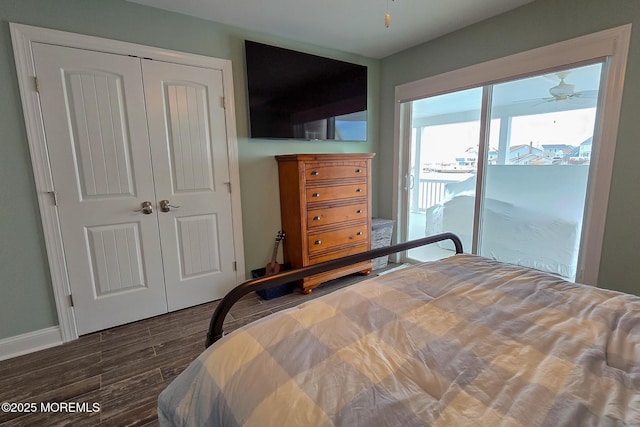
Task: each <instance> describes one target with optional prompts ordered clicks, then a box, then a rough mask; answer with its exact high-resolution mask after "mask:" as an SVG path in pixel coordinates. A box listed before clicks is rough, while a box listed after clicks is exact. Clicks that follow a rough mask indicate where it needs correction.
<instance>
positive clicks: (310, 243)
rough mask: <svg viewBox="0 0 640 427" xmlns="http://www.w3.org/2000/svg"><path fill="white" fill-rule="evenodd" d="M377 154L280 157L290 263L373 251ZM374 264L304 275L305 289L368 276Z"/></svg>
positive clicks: (297, 264) (297, 265) (303, 263)
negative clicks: (350, 276)
mask: <svg viewBox="0 0 640 427" xmlns="http://www.w3.org/2000/svg"><path fill="white" fill-rule="evenodd" d="M373 156H375V154H371V153H367V154H290V155H283V156H276V160H277V161H278V174H279V179H280V210H281V213H282V230H283V231H284V233H285V238H284V241H283V249H284V262H285V264H288V265H289V266H290V267H291V268H292V269H296V268H301V267H305V266H308V265H311V264H316V263H319V262H323V261H328V260H331V259H335V258H339V257H342V256H346V255H352V254H355V253H359V252H364V251H367V250H369V248H370V246H371V159H372V158H373ZM371 268H372V263H371V262H364V263H360V264H356V265H354V266H349V267H345V268H342V269H338V270H333V271H330V272H327V273H323V274H318V275H316V276H311V277H308V278H305V279H304V282H303V283H302V284H301V285H302V289H303V292H304V293H309V292H311V290H312V289H313V288H315V287H316V286H318V285H320V284H321V283H323V282H326V281H328V280H332V279H336V278H338V277H342V276H345V275H347V274H352V273H358V272H360V273H364V274H368V273H369V272H370V271H371Z"/></svg>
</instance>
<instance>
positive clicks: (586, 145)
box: [567, 138, 593, 164]
mask: <svg viewBox="0 0 640 427" xmlns="http://www.w3.org/2000/svg"><path fill="white" fill-rule="evenodd" d="M592 143H593V138H587V139H585V140H584V141H582V142H581V143H580V145H579V146H577V147H575V148H574V149H573V150H571V152H570V153H569V154H567V160H568V163H572V164H581V163H586V162H588V161H589V160H590V159H591V145H592Z"/></svg>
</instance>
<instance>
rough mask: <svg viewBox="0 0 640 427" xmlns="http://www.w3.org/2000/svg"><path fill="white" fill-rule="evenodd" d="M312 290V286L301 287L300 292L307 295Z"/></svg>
mask: <svg viewBox="0 0 640 427" xmlns="http://www.w3.org/2000/svg"><path fill="white" fill-rule="evenodd" d="M312 290H313V288H302V294H303V295H309V294H310V293H311V291H312Z"/></svg>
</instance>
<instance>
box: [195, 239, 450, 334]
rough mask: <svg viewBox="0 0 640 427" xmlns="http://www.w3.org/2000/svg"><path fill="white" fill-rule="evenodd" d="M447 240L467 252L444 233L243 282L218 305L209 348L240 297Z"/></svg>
mask: <svg viewBox="0 0 640 427" xmlns="http://www.w3.org/2000/svg"><path fill="white" fill-rule="evenodd" d="M444 240H451V241H452V242H453V244H454V246H455V249H456V254H460V253H462V252H463V250H462V242H461V241H460V238H459V237H458V236H456V235H455V234H453V233H441V234H436V235H433V236H428V237H424V238H421V239H416V240H410V241H408V242H403V243H398V244H396V245H392V246H387V247H383V248H377V249H372V250H370V251H367V252H361V253H358V254H354V255H349V256H346V257H342V258H338V259H334V260H331V261H325V262H322V263H318V264H314V265H310V266H307V267H303V268H300V269H297V270H290V271H284V272H282V273H279V274H276V275H273V276H265V277H260V278H257V279H253V280H249V281H246V282H244V283H241V284H240V285H238V286H236V287H235V288H233V289H232V290H231V291H230V292H229V293H228V294H227V295H225V297H224V298H222V300H221V301H220V303H218V305H217V307H216V309H215V311H214V313H213V316H212V317H211V322H210V323H209V331H208V332H207V340H206V343H205V346H206V347H209V346H210V345H211V344H213V343H214V342H216V341H218V340H219V339H220V338H222V336H223V335H224V332H223V329H222V328H223V324H224V319H225V317H226V315H227V314H228V313H229V310H230V309H231V307H232V306H233V304H235V303H236V302H237V301H238V300H239V299H240V298H242V297H243V296H245V295H246V294H248V293H249V292H253V291H260V290H263V289H267V288H270V287H273V286H279V285H283V284H285V283H289V282H294V281H296V280H301V279H303V278H305V277H308V276H313V275H315V274H319V273H324V272H326V271H331V270H335V269H336V268H341V267H346V266H348V265H351V264H356V263H359V262H363V261H369V260H371V259H374V258H378V257H381V256H385V255H390V254H394V253H396V252H403V251H406V250H409V249H413V248H417V247H420V246H425V245H429V244H432V243H437V242H441V241H444Z"/></svg>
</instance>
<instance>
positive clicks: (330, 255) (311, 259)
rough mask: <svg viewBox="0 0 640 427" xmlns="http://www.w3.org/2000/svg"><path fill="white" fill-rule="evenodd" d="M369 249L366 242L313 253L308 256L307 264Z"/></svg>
mask: <svg viewBox="0 0 640 427" xmlns="http://www.w3.org/2000/svg"><path fill="white" fill-rule="evenodd" d="M368 249H369V246H368V245H367V244H366V243H363V244H361V245H356V246H352V247H350V248H346V249H338V250H336V251H331V252H329V253H325V254H320V255H314V256H310V257H309V264H318V263H320V262H325V261H331V260H332V259H337V258H341V257H343V256H347V255H355V254H359V253H361V252H365V251H367V250H368Z"/></svg>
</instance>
